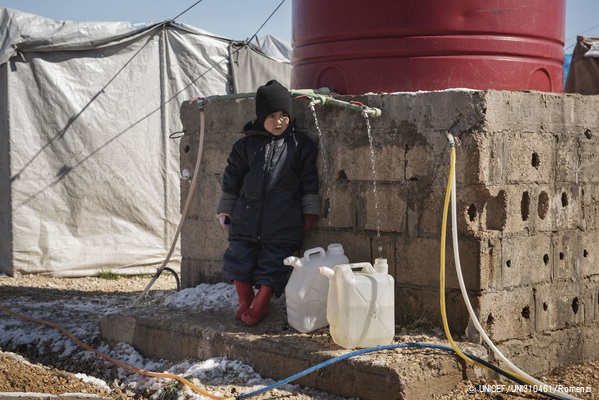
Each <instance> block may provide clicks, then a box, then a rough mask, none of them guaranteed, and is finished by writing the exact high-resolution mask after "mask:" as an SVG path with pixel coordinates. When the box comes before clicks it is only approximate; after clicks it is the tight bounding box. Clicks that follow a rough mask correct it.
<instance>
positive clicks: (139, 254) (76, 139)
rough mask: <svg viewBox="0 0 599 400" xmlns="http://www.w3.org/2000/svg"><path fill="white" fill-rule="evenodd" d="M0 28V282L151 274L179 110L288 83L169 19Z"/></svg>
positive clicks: (164, 226)
mask: <svg viewBox="0 0 599 400" xmlns="http://www.w3.org/2000/svg"><path fill="white" fill-rule="evenodd" d="M0 27H1V28H0V30H1V32H2V38H3V41H2V43H1V44H0V273H2V272H4V273H8V274H10V275H13V274H17V273H33V274H50V275H55V276H86V275H94V274H96V273H98V272H100V271H112V272H118V273H124V274H136V273H148V272H154V271H155V267H156V266H158V265H160V263H162V261H163V259H164V257H165V256H166V254H167V252H168V249H169V248H170V245H171V241H172V239H173V238H174V235H175V231H176V228H177V224H178V223H179V219H180V217H181V215H180V198H179V197H180V196H179V184H180V171H179V148H178V142H177V141H175V140H171V139H169V135H170V134H171V133H173V132H176V131H178V130H180V129H181V122H180V119H179V108H180V104H181V103H182V102H183V101H185V100H188V99H191V98H195V97H206V96H211V95H217V94H228V93H232V92H240V91H254V90H256V88H257V87H251V85H257V84H262V83H264V82H266V81H267V80H269V79H278V80H280V81H281V82H285V83H287V84H288V82H289V72H290V70H291V66H290V64H289V63H281V62H279V61H275V60H274V59H271V58H269V57H266V56H265V55H264V54H263V53H261V52H260V51H259V50H258V49H257V48H256V47H255V46H251V45H248V44H247V43H243V42H235V41H231V40H228V39H225V38H222V37H218V36H216V35H213V34H210V33H208V32H205V31H202V30H199V29H197V28H193V27H191V26H188V25H184V24H178V23H174V22H170V21H166V22H163V23H155V24H138V25H132V24H127V23H74V22H65V21H54V20H49V19H46V18H43V17H39V16H36V15H32V14H28V13H22V12H19V11H16V10H11V9H7V8H4V9H0ZM238 55H239V56H238ZM233 57H235V60H234V61H235V62H230V61H231V60H233ZM232 76H235V78H236V80H237V81H238V84H237V85H239V86H241V87H242V89H243V90H239V89H240V88H236V87H235V86H237V85H235V84H234V82H233V80H232ZM248 82H252V83H250V84H249V86H248ZM172 261H173V263H174V264H175V266H177V265H178V262H180V255H179V251H178V250H177V251H176V252H175V255H174V257H173V258H172Z"/></svg>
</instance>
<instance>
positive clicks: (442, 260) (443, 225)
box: [439, 145, 485, 367]
mask: <svg viewBox="0 0 599 400" xmlns="http://www.w3.org/2000/svg"><path fill="white" fill-rule="evenodd" d="M450 151H451V157H450V163H449V177H448V178H447V189H446V190H445V202H444V204H443V221H442V223H441V246H440V247H441V254H440V268H439V297H440V303H441V317H442V319H443V329H444V331H445V336H447V340H448V341H449V344H450V345H451V348H452V349H453V350H454V351H455V352H456V354H457V355H459V356H460V357H461V358H462V359H463V360H464V361H466V362H467V363H469V364H473V365H476V366H479V367H485V366H484V365H482V364H480V363H478V362H476V361H473V360H471V359H470V358H469V357H467V356H466V355H465V354H464V353H463V352H462V351H461V350H460V348H459V347H458V346H457V345H456V344H455V342H454V341H453V337H452V336H451V332H450V331H449V323H448V322H447V310H446V305H445V241H446V233H447V214H448V212H449V200H450V196H451V186H452V183H453V171H454V169H455V146H453V145H452V146H451V148H450Z"/></svg>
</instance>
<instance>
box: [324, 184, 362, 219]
mask: <svg viewBox="0 0 599 400" xmlns="http://www.w3.org/2000/svg"><path fill="white" fill-rule="evenodd" d="M323 189H324V190H322V189H321V191H320V196H321V198H322V204H323V205H322V213H323V214H322V218H320V219H319V220H318V222H317V223H316V229H320V228H322V229H339V228H341V229H348V228H349V229H353V228H354V227H355V225H356V204H355V203H354V198H355V189H354V186H353V185H352V184H351V183H349V182H335V183H334V184H333V185H332V186H329V187H326V188H323Z"/></svg>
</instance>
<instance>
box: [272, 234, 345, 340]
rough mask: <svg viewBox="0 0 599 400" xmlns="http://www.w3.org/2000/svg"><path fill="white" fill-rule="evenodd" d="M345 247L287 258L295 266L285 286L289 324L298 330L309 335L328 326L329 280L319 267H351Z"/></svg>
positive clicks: (330, 248) (315, 250)
mask: <svg viewBox="0 0 599 400" xmlns="http://www.w3.org/2000/svg"><path fill="white" fill-rule="evenodd" d="M348 262H349V260H348V259H347V257H346V256H345V254H344V253H343V246H342V245H341V244H339V243H332V244H330V245H329V246H328V247H327V250H326V251H325V250H324V249H323V248H322V247H315V248H313V249H309V250H306V251H305V252H304V256H303V257H302V258H298V257H287V258H286V259H285V260H284V263H285V265H290V266H292V267H293V271H292V273H291V277H290V278H289V282H288V283H287V286H286V287H285V297H286V299H287V321H288V322H289V325H291V326H292V327H293V328H294V329H296V330H298V331H300V332H302V333H306V332H310V331H313V330H315V329H319V328H322V327H325V326H327V325H328V322H327V295H328V292H329V282H328V279H327V278H326V277H325V276H323V275H321V274H320V271H319V267H332V266H335V265H337V264H347V263H348Z"/></svg>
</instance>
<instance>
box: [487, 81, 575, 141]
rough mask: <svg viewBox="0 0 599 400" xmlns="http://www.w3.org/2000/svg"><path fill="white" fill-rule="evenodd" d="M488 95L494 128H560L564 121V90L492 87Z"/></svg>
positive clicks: (490, 122)
mask: <svg viewBox="0 0 599 400" xmlns="http://www.w3.org/2000/svg"><path fill="white" fill-rule="evenodd" d="M484 97H485V101H486V107H487V108H486V110H487V113H486V119H485V122H486V124H487V127H488V129H490V130H493V131H496V132H497V131H512V132H518V131H520V132H529V133H535V132H541V131H547V132H551V131H560V129H561V127H562V126H563V124H564V116H563V113H562V108H563V97H564V96H561V95H560V94H557V93H532V92H530V93H526V92H508V91H498V90H488V91H486V92H485V96H484ZM531 110H534V112H532V111H531Z"/></svg>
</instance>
